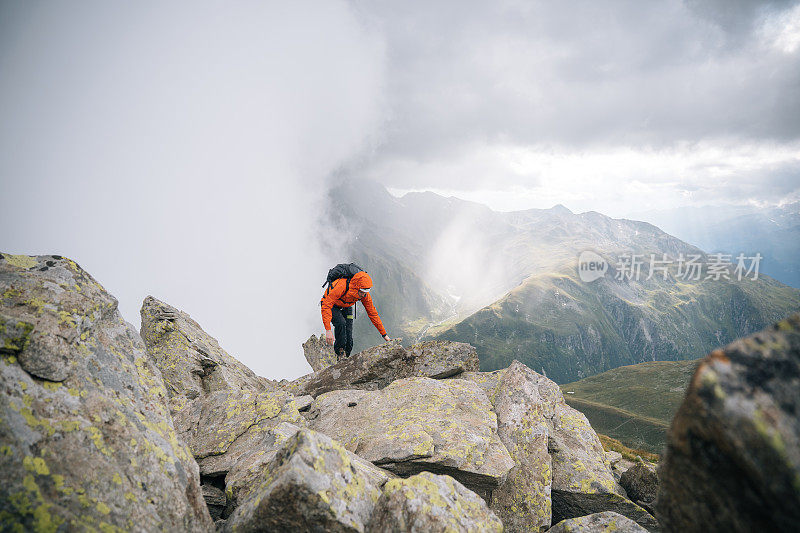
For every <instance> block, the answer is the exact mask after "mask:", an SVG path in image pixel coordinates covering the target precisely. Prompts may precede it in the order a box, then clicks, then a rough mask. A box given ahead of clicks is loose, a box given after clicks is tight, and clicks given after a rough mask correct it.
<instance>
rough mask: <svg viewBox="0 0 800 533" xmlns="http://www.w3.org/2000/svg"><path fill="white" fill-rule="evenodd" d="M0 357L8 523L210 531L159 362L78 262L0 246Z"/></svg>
mask: <svg viewBox="0 0 800 533" xmlns="http://www.w3.org/2000/svg"><path fill="white" fill-rule="evenodd" d="M0 355H2V357H0V409H1V411H0V412H2V417H0V443H2V445H0V472H2V474H3V482H2V483H1V484H0V517H1V518H0V521H2V524H3V527H2V529H3V530H9V531H16V530H20V531H22V530H27V531H54V530H56V529H59V530H70V531H72V530H112V529H113V530H141V531H147V530H149V531H167V530H169V531H177V530H184V531H185V530H193V531H210V530H212V529H213V524H212V522H211V518H210V516H209V514H208V510H207V508H206V506H205V504H204V503H203V496H202V493H201V490H200V484H199V472H198V467H197V464H196V463H195V461H194V459H193V458H192V454H191V452H190V451H189V449H188V447H187V446H186V445H185V444H184V443H182V442H181V441H180V440H179V438H178V437H177V435H176V432H175V430H174V427H173V424H172V420H171V418H170V413H169V410H168V408H167V391H166V389H165V386H164V383H163V381H162V379H161V375H160V373H159V371H158V369H157V368H156V367H155V366H154V365H153V364H152V363H151V361H150V360H149V358H148V357H147V354H146V352H145V347H144V344H143V343H142V340H141V338H140V337H139V335H138V334H137V332H136V331H135V330H134V329H133V327H132V326H131V325H130V324H128V323H126V322H125V321H124V320H123V319H122V317H121V316H120V314H119V312H118V310H117V301H116V299H114V297H113V296H111V295H110V294H108V292H106V291H105V289H103V287H102V286H101V285H100V284H99V283H97V281H95V280H94V278H92V276H90V275H89V274H88V273H87V272H85V271H84V270H83V269H82V268H80V267H79V266H78V265H77V264H76V263H75V262H74V261H71V260H69V259H67V258H63V257H61V256H56V255H46V256H35V257H29V256H14V255H8V254H2V255H1V256H0Z"/></svg>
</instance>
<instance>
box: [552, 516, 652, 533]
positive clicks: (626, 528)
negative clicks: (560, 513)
mask: <svg viewBox="0 0 800 533" xmlns="http://www.w3.org/2000/svg"><path fill="white" fill-rule="evenodd" d="M610 531H614V532H615V533H647V530H646V529H645V528H643V527H642V526H640V525H639V524H637V523H636V522H634V521H633V520H631V519H630V518H628V517H626V516H622V515H621V514H619V513H615V512H614V511H603V512H602V513H594V514H590V515H586V516H579V517H577V518H568V519H566V520H562V521H561V522H559V523H557V524H556V525H554V526H553V527H551V528H550V529H548V530H547V533H608V532H610Z"/></svg>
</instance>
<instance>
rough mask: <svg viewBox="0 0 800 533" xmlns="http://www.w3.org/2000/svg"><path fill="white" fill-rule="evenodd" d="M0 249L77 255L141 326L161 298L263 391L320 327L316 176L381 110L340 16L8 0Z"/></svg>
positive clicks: (369, 35)
mask: <svg viewBox="0 0 800 533" xmlns="http://www.w3.org/2000/svg"><path fill="white" fill-rule="evenodd" d="M0 9H2V16H0V21H2V27H0V115H1V116H3V117H4V118H3V124H2V125H0V176H2V182H1V183H0V188H1V189H2V194H1V196H2V197H3V199H4V202H3V208H2V210H0V225H1V226H2V228H3V231H2V237H1V238H0V248H1V249H2V250H3V251H5V252H13V253H26V254H46V253H55V254H63V255H66V256H69V257H71V258H73V259H75V260H76V261H78V263H79V264H81V266H83V267H84V268H86V269H87V270H88V271H89V272H91V273H92V274H94V275H95V276H96V277H97V278H98V280H99V281H100V282H101V283H102V284H103V285H104V286H105V287H106V288H107V289H108V290H109V291H110V292H111V293H112V294H114V295H115V296H117V297H118V298H119V300H120V308H121V311H122V313H123V316H124V317H125V318H126V319H127V320H128V321H129V322H131V323H133V324H135V325H136V326H137V327H138V325H139V307H140V305H141V302H142V300H143V298H144V297H145V296H147V295H148V294H152V295H153V296H155V297H157V298H160V299H163V300H165V301H166V302H168V303H170V304H172V305H175V306H176V307H179V308H181V309H183V310H185V311H187V312H188V313H190V314H191V315H192V316H193V317H194V318H195V319H196V320H197V321H198V322H199V323H200V324H201V325H202V326H203V327H204V328H205V329H206V330H207V331H208V332H209V333H210V334H212V335H214V336H215V337H217V338H218V339H219V340H220V343H221V344H222V346H223V347H224V348H225V349H226V350H228V351H229V352H230V353H231V354H232V355H234V356H236V357H238V358H240V359H241V360H242V361H244V362H245V363H246V364H248V365H249V366H250V367H251V368H253V369H254V370H255V371H256V372H257V373H259V374H261V375H264V376H268V377H271V378H281V377H296V376H298V375H301V374H303V373H305V372H307V371H309V369H308V366H307V364H306V362H305V360H304V359H303V356H302V350H301V348H300V343H301V342H303V341H304V340H305V339H306V338H307V337H308V335H309V334H310V333H311V332H318V331H321V330H322V326H321V320H320V318H319V307H318V302H319V297H320V294H321V289H319V284H320V283H322V280H323V279H324V277H325V274H326V273H327V269H328V268H329V267H330V265H329V263H330V262H331V261H333V262H334V263H335V262H336V261H337V260H339V258H338V257H335V258H333V257H324V256H323V255H322V253H321V252H319V251H318V246H317V237H318V226H317V218H318V216H319V213H320V212H321V211H322V209H323V205H322V196H323V193H324V191H325V187H326V179H327V176H328V175H329V174H330V173H331V172H333V171H334V170H335V169H336V168H338V167H339V166H341V165H342V164H343V162H344V161H346V160H347V159H348V158H350V157H351V156H352V154H354V153H355V152H357V151H358V150H360V148H361V146H362V145H363V144H364V143H365V142H367V141H368V139H369V138H370V135H372V134H373V133H374V132H375V129H376V127H377V125H378V124H379V120H380V117H381V116H382V113H381V105H382V104H381V102H382V97H381V83H382V79H383V68H384V65H383V61H384V60H383V58H384V50H383V41H382V38H381V36H380V35H378V34H376V33H374V32H373V31H371V30H369V29H368V28H366V27H365V26H364V25H363V24H362V23H361V22H360V21H359V20H358V19H357V18H356V16H355V15H354V13H353V11H352V9H351V8H350V6H348V5H346V4H344V3H342V2H326V3H324V4H319V3H313V4H312V3H306V2H292V3H289V4H286V3H280V2H274V3H266V2H235V3H224V4H223V3H210V2H209V3H199V2H144V3H140V2H137V3H133V4H126V3H119V2H102V1H96V2H79V3H74V2H55V3H53V2H47V3H44V2H41V3H40V2H4V3H3V4H2V7H1V8H0Z"/></svg>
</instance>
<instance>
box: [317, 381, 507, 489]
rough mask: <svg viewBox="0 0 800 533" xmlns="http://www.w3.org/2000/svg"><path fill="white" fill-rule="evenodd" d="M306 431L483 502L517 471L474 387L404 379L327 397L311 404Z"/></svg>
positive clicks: (483, 396)
mask: <svg viewBox="0 0 800 533" xmlns="http://www.w3.org/2000/svg"><path fill="white" fill-rule="evenodd" d="M309 426H310V427H312V428H313V429H315V430H317V431H321V432H322V433H325V434H326V435H328V436H330V437H331V438H333V439H335V440H337V441H339V442H341V443H342V444H343V445H344V446H345V447H346V448H347V449H348V450H350V451H352V452H354V453H356V454H358V455H359V456H361V457H364V458H365V459H367V460H369V461H371V462H373V463H374V464H376V465H379V466H381V467H383V468H385V469H387V470H389V471H391V472H394V473H396V474H399V475H411V474H415V473H418V472H422V471H430V472H434V473H444V474H448V475H451V476H452V477H454V478H456V479H457V480H459V481H460V482H461V483H463V484H464V485H466V486H467V487H468V488H470V489H471V490H474V491H475V492H478V493H479V494H481V495H482V496H488V491H490V490H492V489H495V488H497V487H498V486H499V485H500V484H501V483H502V482H503V481H504V480H505V478H506V474H507V473H508V471H509V470H510V469H511V467H512V466H513V465H514V462H513V460H512V459H511V457H510V456H509V454H508V451H507V450H506V448H505V446H504V445H503V443H502V442H501V441H500V438H499V436H498V435H497V417H496V416H495V414H494V412H493V411H492V406H491V404H490V403H489V400H488V399H487V397H486V394H485V393H484V392H483V391H482V390H481V388H480V387H479V386H478V385H476V384H475V383H473V382H471V381H465V380H459V379H450V380H435V379H431V378H406V379H401V380H397V381H395V382H393V383H391V384H390V385H389V386H387V387H385V388H384V389H382V390H378V391H360V390H343V391H333V392H329V393H326V394H323V395H321V396H319V397H317V399H316V400H315V401H314V403H313V404H312V406H311V409H310V411H309Z"/></svg>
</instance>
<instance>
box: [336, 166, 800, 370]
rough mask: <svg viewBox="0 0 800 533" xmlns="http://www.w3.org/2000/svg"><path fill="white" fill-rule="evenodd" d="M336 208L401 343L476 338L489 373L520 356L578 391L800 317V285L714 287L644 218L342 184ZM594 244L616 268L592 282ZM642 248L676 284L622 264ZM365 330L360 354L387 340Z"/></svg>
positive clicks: (688, 249) (680, 244) (763, 280)
mask: <svg viewBox="0 0 800 533" xmlns="http://www.w3.org/2000/svg"><path fill="white" fill-rule="evenodd" d="M330 205H331V206H333V208H334V211H335V212H334V214H333V215H332V219H333V220H334V228H335V232H336V233H335V234H336V235H339V236H341V241H340V242H337V243H335V246H336V247H337V249H338V250H341V252H340V253H341V257H342V259H341V260H342V261H350V260H352V261H355V262H357V263H359V264H360V265H361V266H362V267H363V268H365V269H367V270H368V271H369V272H370V273H371V274H372V275H373V279H374V281H375V289H374V291H373V295H374V299H375V301H376V305H377V307H378V310H379V312H380V313H381V316H382V317H383V318H384V322H385V324H386V327H387V329H388V330H389V332H390V335H393V336H401V337H403V338H404V342H406V343H411V342H413V341H415V340H417V339H420V338H441V339H447V340H457V341H464V342H469V343H471V344H472V345H474V346H475V347H476V348H477V350H478V355H479V356H480V359H481V368H482V369H483V370H494V369H498V368H504V367H506V366H508V364H509V363H510V362H511V361H512V360H513V359H518V360H520V361H521V362H523V363H525V364H527V365H528V366H530V367H531V368H534V369H536V370H537V371H540V372H544V373H546V374H547V375H548V376H549V377H550V378H552V379H554V380H556V381H557V382H559V383H567V382H571V381H575V380H578V379H581V378H584V377H588V376H591V375H594V374H598V373H600V372H603V371H606V370H609V369H612V368H616V367H619V366H622V365H629V364H634V363H640V362H644V361H659V360H673V361H674V360H686V359H696V358H698V357H701V356H703V355H705V354H706V353H707V352H708V351H710V350H711V349H713V348H715V347H717V346H720V345H722V344H725V343H727V342H729V341H731V340H733V339H735V338H737V337H741V336H745V335H748V334H750V333H752V332H754V331H757V330H759V329H761V328H763V327H764V326H766V325H767V324H769V323H772V322H774V321H776V320H779V319H781V318H783V317H784V316H786V315H788V314H789V313H790V312H791V311H796V310H798V309H800V290H798V289H795V288H792V287H789V286H787V285H784V284H783V283H780V282H778V281H776V280H774V279H772V278H770V277H769V276H766V275H763V274H762V275H760V276H759V279H758V280H752V279H749V278H748V279H742V280H741V281H739V280H737V279H736V277H735V276H733V277H732V278H731V279H727V280H726V279H719V280H717V279H713V278H712V279H705V277H706V276H707V275H708V273H709V271H708V263H709V262H713V260H714V258H713V257H711V256H709V255H707V254H706V253H704V252H703V251H702V250H701V249H699V248H697V247H695V246H692V245H690V244H688V243H686V242H684V241H682V240H680V239H678V238H676V237H674V236H672V235H669V234H667V233H665V232H663V231H661V230H660V229H659V228H657V227H656V226H653V225H652V224H649V223H646V222H638V221H634V220H625V219H612V218H609V217H607V216H605V215H602V214H600V213H597V212H592V211H590V212H586V213H581V214H575V213H572V212H571V211H569V210H568V209H567V208H565V207H563V206H556V207H554V208H552V209H531V210H526V211H518V212H512V213H499V212H495V211H492V210H491V209H489V208H488V207H486V206H484V205H481V204H478V203H474V202H467V201H463V200H459V199H456V198H452V197H451V198H445V197H443V196H440V195H437V194H434V193H430V192H426V193H408V194H406V195H404V196H403V197H401V198H395V197H393V196H392V195H391V194H389V193H388V191H387V190H386V189H385V188H384V187H383V186H381V185H379V184H377V183H374V182H370V181H350V182H346V183H344V184H342V185H340V186H339V187H337V188H336V189H334V190H333V191H331V198H330ZM587 250H588V251H592V252H593V253H595V254H597V256H596V257H598V258H599V259H600V260H601V261H605V263H606V265H607V266H606V268H607V271H606V273H605V275H604V276H603V277H601V278H600V279H597V280H596V281H592V282H586V281H582V280H581V279H580V276H579V273H578V269H577V266H578V256H579V255H580V254H581V252H584V251H587ZM631 254H638V255H639V256H641V257H640V258H641V259H643V260H645V262H647V261H649V259H650V254H654V255H655V258H656V259H659V260H661V259H664V258H665V257H666V259H667V261H671V263H670V264H666V267H667V268H666V270H667V273H666V279H664V277H663V273H662V272H659V273H657V274H656V275H654V276H652V277H650V279H645V278H646V277H647V273H648V272H647V267H648V266H649V265H647V264H645V265H643V267H642V275H641V276H640V277H639V279H636V277H634V276H630V274H631V273H630V272H626V271H625V269H624V265H622V264H621V261H622V260H623V259H624V258H625V256H630V255H631ZM664 254H666V256H665V255H664ZM681 254H683V256H684V258H688V257H689V256H696V257H697V259H698V261H700V262H701V263H702V264H703V265H704V266H705V269H706V270H704V271H703V272H702V275H701V278H700V279H698V280H690V279H682V278H681V277H680V276H679V275H678V272H677V266H678V265H677V262H678V258H679V257H680V256H681ZM626 274H627V275H626ZM618 277H620V278H622V279H617V278H618ZM628 278H630V279H628ZM363 318H366V317H363ZM355 335H356V346H355V349H356V350H359V349H363V348H366V347H369V346H372V345H374V344H376V343H377V342H380V338H379V336H378V334H377V332H375V330H374V328H373V327H372V325H371V324H370V323H369V321H368V320H365V319H362V318H359V319H357V320H356V325H355Z"/></svg>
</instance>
